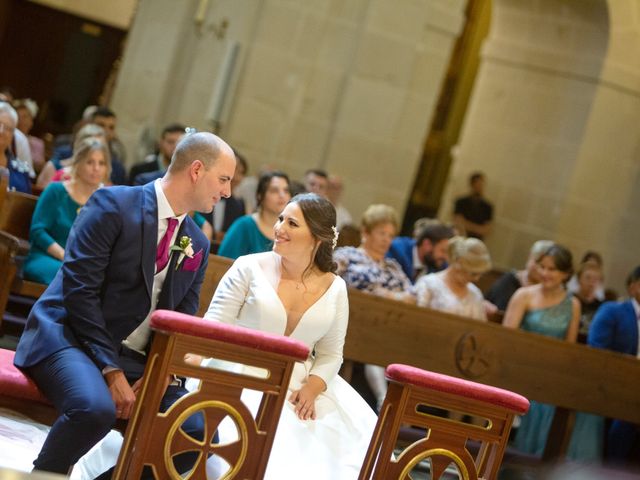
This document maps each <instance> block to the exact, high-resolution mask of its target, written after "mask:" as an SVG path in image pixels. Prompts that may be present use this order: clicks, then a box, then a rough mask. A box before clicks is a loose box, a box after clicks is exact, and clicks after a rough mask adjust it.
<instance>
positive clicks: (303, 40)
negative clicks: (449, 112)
mask: <svg viewBox="0 0 640 480" xmlns="http://www.w3.org/2000/svg"><path fill="white" fill-rule="evenodd" d="M199 5H200V3H199V2H197V1H195V0H191V1H181V2H174V1H172V0H142V1H141V2H140V4H139V8H138V12H137V14H136V19H135V22H134V25H133V28H132V31H131V36H130V38H129V41H128V45H127V50H126V54H125V58H124V64H123V68H122V71H121V73H120V76H119V78H118V85H117V88H116V93H115V98H114V102H113V107H114V109H115V110H116V112H117V113H118V115H119V130H120V135H121V136H122V137H123V140H124V141H125V143H126V145H127V147H128V148H129V150H134V151H135V150H136V145H137V144H138V142H139V141H140V139H141V138H142V137H148V136H149V134H150V132H157V131H158V130H159V129H160V128H161V126H162V124H163V123H167V122H169V121H174V120H180V121H183V122H185V123H189V124H191V125H195V126H197V127H199V128H210V127H211V125H210V124H209V123H208V121H207V112H208V110H209V109H210V105H211V102H212V95H213V91H214V90H215V83H216V78H217V76H218V75H219V74H220V65H221V64H222V63H223V60H224V55H225V52H226V51H227V49H228V46H229V44H230V43H231V42H237V43H238V45H239V46H240V52H241V54H240V58H239V62H238V68H237V72H236V76H234V77H233V78H234V88H233V89H232V90H231V91H230V94H229V96H230V98H227V102H226V104H225V115H224V121H223V122H222V128H221V130H220V133H221V135H222V136H223V137H224V138H226V139H228V140H229V141H230V142H231V143H232V144H233V145H234V146H235V147H237V148H238V149H239V150H240V151H242V152H243V153H245V154H246V156H247V157H248V159H249V162H250V164H251V168H252V169H253V171H254V172H255V171H256V170H257V169H258V168H259V167H260V166H261V165H270V166H273V167H278V168H282V169H284V170H286V171H287V172H289V173H290V175H291V176H292V178H300V177H301V176H302V174H303V173H304V171H305V170H307V169H308V168H313V167H320V168H326V169H328V170H329V171H330V172H332V173H336V174H340V175H342V176H343V177H344V179H345V184H346V185H347V189H346V192H345V198H344V201H345V203H346V205H347V206H348V208H349V209H350V210H351V211H352V213H353V214H354V216H355V217H356V218H358V217H359V215H360V214H361V212H362V211H363V210H364V209H365V208H366V207H367V206H368V205H369V204H370V203H373V202H385V203H389V204H391V205H393V206H394V207H396V208H397V209H398V211H399V213H400V214H401V213H402V212H403V210H404V207H405V203H406V200H407V198H408V196H409V194H410V189H411V187H412V185H413V178H414V173H415V171H416V168H418V164H419V163H418V162H419V158H420V155H421V152H422V146H423V142H424V139H425V138H426V135H427V130H428V126H429V122H430V119H431V116H432V113H433V110H434V108H435V104H436V101H437V97H438V94H439V89H440V83H441V81H442V78H443V77H444V74H445V71H446V68H447V65H448V61H449V56H450V52H451V49H452V47H453V45H454V43H455V40H456V38H457V36H458V35H459V33H460V31H461V29H462V27H463V23H464V6H465V2H464V1H463V0H455V1H452V0H324V1H313V2H299V1H288V0H262V1H260V0H255V1H245V2H235V1H231V0H223V1H219V2H210V5H209V10H208V11H207V12H206V20H205V22H204V25H203V27H201V28H200V29H198V28H196V26H195V24H194V16H195V15H196V12H197V9H198V6H199ZM223 18H226V19H228V23H229V27H228V29H227V31H226V34H225V36H224V38H223V39H219V38H217V37H216V36H215V33H214V31H213V29H212V28H211V27H213V26H215V25H219V24H220V21H221V20H222V19H223Z"/></svg>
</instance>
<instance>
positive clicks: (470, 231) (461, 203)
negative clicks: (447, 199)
mask: <svg viewBox="0 0 640 480" xmlns="http://www.w3.org/2000/svg"><path fill="white" fill-rule="evenodd" d="M484 184H485V177H484V174H483V173H480V172H476V173H474V174H473V175H471V177H470V178H469V185H470V186H471V193H470V194H469V195H467V196H465V197H460V198H458V199H456V202H455V208H454V210H453V218H454V223H455V224H456V226H458V227H459V228H461V229H462V230H463V231H464V232H466V233H467V235H468V236H469V237H476V238H479V239H480V240H482V239H484V237H486V236H487V235H488V234H489V232H490V231H491V221H492V220H493V205H491V203H489V202H488V201H487V200H486V199H485V198H484V196H483V194H484Z"/></svg>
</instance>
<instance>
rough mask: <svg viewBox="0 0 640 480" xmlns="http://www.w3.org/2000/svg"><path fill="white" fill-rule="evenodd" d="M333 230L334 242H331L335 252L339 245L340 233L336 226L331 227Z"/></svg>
mask: <svg viewBox="0 0 640 480" xmlns="http://www.w3.org/2000/svg"><path fill="white" fill-rule="evenodd" d="M331 230H333V241H332V242H331V248H332V249H334V250H335V249H336V245H338V235H340V234H339V233H338V229H337V228H336V227H335V225H334V226H333V227H331Z"/></svg>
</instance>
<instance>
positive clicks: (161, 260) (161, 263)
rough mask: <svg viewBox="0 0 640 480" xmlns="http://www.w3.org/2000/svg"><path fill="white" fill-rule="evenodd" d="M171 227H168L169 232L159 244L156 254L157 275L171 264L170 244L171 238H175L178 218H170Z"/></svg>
mask: <svg viewBox="0 0 640 480" xmlns="http://www.w3.org/2000/svg"><path fill="white" fill-rule="evenodd" d="M168 220H169V226H168V227H167V231H166V232H165V234H164V237H162V240H160V243H159V244H158V251H157V252H156V273H157V272H161V271H162V269H163V268H164V267H166V266H167V263H169V244H170V243H171V237H173V232H174V231H175V229H176V227H177V226H178V219H177V218H169V219H168Z"/></svg>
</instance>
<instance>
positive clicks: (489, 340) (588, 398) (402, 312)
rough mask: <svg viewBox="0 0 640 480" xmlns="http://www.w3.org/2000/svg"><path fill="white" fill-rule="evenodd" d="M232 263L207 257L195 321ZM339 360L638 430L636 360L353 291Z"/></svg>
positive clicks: (638, 375)
mask: <svg viewBox="0 0 640 480" xmlns="http://www.w3.org/2000/svg"><path fill="white" fill-rule="evenodd" d="M231 263H232V262H231V261H230V260H228V259H224V258H221V257H217V256H211V257H210V259H209V267H208V270H207V277H206V279H205V284H204V285H203V288H202V291H201V295H200V312H199V314H201V313H204V312H206V309H207V307H208V305H209V302H210V301H211V297H212V295H213V292H214V291H215V286H216V285H217V282H218V281H219V279H220V278H221V277H222V275H224V272H226V270H227V269H228V268H229V266H230V265H231ZM211 282H216V283H215V285H212V284H211ZM344 356H345V358H349V359H351V360H356V361H359V362H363V363H373V364H377V365H388V364H390V363H406V364H409V365H414V366H416V367H418V368H423V369H425V370H431V371H434V372H439V373H444V374H447V375H452V376H456V377H460V378H465V379H468V380H473V381H476V382H480V383H485V384H489V385H494V386H497V387H501V388H505V389H507V390H511V391H514V392H517V393H519V394H521V395H524V396H525V397H527V398H529V399H531V400H537V401H541V402H546V403H550V404H553V405H558V406H561V407H566V408H569V409H573V410H578V411H584V412H593V413H597V414H600V415H605V416H609V417H613V418H619V419H623V420H628V421H631V422H634V423H640V389H639V388H630V386H629V385H630V382H632V380H633V379H636V378H640V362H639V361H638V360H637V359H636V358H633V357H631V356H627V355H621V354H618V353H614V352H609V351H605V350H599V349H593V348H590V347H587V346H584V345H577V344H571V343H567V342H564V341H561V340H556V339H553V338H549V337H545V336H541V335H536V334H533V333H528V332H523V331H521V330H511V329H507V328H505V327H503V326H501V325H496V324H492V323H489V322H487V323H485V322H479V321H475V320H470V319H468V318H464V317H459V316H456V315H450V314H446V313H443V312H438V311H435V310H430V309H425V308H420V307H415V306H412V305H406V304H403V303H400V302H395V301H392V300H387V299H383V298H379V297H374V296H372V295H368V294H365V293H362V292H360V291H357V290H349V329H348V331H347V338H346V342H345V347H344Z"/></svg>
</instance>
